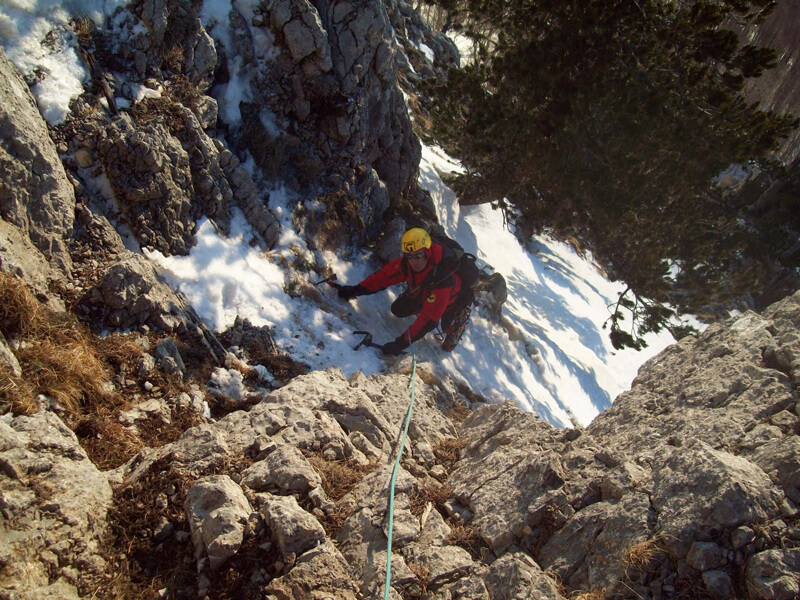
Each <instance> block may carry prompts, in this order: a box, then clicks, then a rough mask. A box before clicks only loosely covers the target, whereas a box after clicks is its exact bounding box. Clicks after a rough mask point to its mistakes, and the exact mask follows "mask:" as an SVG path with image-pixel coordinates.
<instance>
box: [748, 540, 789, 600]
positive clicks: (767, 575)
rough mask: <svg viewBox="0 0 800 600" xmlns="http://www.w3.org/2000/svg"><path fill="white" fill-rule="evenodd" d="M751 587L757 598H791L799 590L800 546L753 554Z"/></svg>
mask: <svg viewBox="0 0 800 600" xmlns="http://www.w3.org/2000/svg"><path fill="white" fill-rule="evenodd" d="M745 578H746V581H747V585H748V589H749V590H750V592H751V594H752V595H753V597H754V598H757V599H758V600H767V599H769V600H791V599H793V598H797V597H798V593H800V549H797V548H792V549H786V550H782V549H772V550H765V551H764V552H759V553H758V554H755V555H753V556H751V557H750V559H749V560H748V561H747V567H746V568H745Z"/></svg>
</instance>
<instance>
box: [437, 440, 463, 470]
mask: <svg viewBox="0 0 800 600" xmlns="http://www.w3.org/2000/svg"><path fill="white" fill-rule="evenodd" d="M466 445H467V441H466V440H465V439H463V438H445V439H443V440H439V441H438V442H437V443H436V445H435V446H434V447H433V454H434V455H435V456H436V458H437V459H439V462H440V463H441V464H442V466H443V467H444V468H445V470H447V472H448V473H450V471H452V470H453V467H454V466H455V464H456V463H457V462H458V460H459V459H460V458H461V451H462V450H463V449H464V446H466Z"/></svg>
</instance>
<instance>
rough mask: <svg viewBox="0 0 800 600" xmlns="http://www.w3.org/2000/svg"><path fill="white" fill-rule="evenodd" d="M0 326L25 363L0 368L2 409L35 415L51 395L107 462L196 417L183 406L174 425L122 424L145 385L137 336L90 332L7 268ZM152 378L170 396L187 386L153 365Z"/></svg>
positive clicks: (1, 285)
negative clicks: (121, 415)
mask: <svg viewBox="0 0 800 600" xmlns="http://www.w3.org/2000/svg"><path fill="white" fill-rule="evenodd" d="M0 331H1V332H2V333H3V335H4V336H6V338H7V339H11V340H15V341H16V342H17V343H18V346H17V348H18V349H17V350H16V351H15V354H16V356H17V359H18V360H19V363H20V367H21V369H22V376H21V377H14V376H13V375H12V374H11V373H10V372H9V371H8V370H7V369H5V368H3V367H0V410H10V411H11V412H13V413H14V414H33V413H35V412H38V410H39V408H40V407H39V404H40V402H39V397H40V396H44V397H46V398H48V399H49V400H48V402H50V403H51V406H52V407H53V409H54V410H55V411H57V412H58V414H59V415H60V416H61V417H62V419H63V420H64V422H65V423H66V424H67V425H68V426H69V427H70V428H72V429H73V431H75V433H76V435H77V436H78V439H79V440H80V442H81V445H82V446H83V447H84V449H85V450H86V451H87V453H88V454H89V458H90V459H91V460H92V462H94V463H95V464H96V465H98V466H99V467H100V468H102V469H110V468H114V467H117V466H119V465H120V464H122V463H124V462H125V461H127V460H128V459H129V458H131V457H132V456H133V455H134V454H136V452H138V451H139V450H141V449H142V448H143V447H145V446H160V445H163V444H165V443H168V442H171V441H174V440H176V439H177V438H178V437H179V436H180V435H181V434H182V433H183V431H185V430H186V429H188V428H189V427H191V426H193V425H195V424H197V418H196V417H194V416H193V415H191V414H190V413H178V414H175V415H173V418H172V422H171V423H169V424H163V423H161V422H160V421H159V422H157V423H156V422H146V423H141V424H140V425H139V427H138V432H137V433H134V432H133V431H131V430H129V429H126V428H125V427H123V426H122V425H121V424H120V423H119V422H118V420H117V416H118V412H119V410H121V409H126V408H129V406H130V403H131V400H132V399H135V398H136V396H133V398H131V396H130V394H132V393H134V392H138V391H139V390H140V389H141V388H140V385H139V384H140V383H142V381H140V379H141V378H140V376H139V374H138V369H139V362H140V360H141V356H142V349H141V347H140V346H139V345H138V344H137V343H136V342H135V341H134V339H133V337H132V336H128V335H121V334H114V335H111V336H108V337H106V338H104V339H102V338H99V337H97V336H95V335H93V334H92V333H91V332H90V331H89V330H88V329H87V328H86V327H85V326H84V325H82V324H81V323H79V322H78V321H77V320H76V319H75V318H74V317H72V316H71V315H69V314H64V313H53V312H51V311H50V310H48V309H47V308H46V307H45V306H44V305H43V304H41V303H40V302H39V301H38V300H37V299H36V297H35V296H34V295H33V294H32V293H31V292H30V291H29V290H28V289H27V287H26V286H25V285H24V284H23V283H22V281H20V280H19V279H17V278H15V277H11V276H9V275H5V274H0ZM115 377H116V378H119V379H121V380H123V381H124V380H130V381H132V382H133V383H134V388H133V389H132V391H131V392H130V394H123V393H120V390H119V389H118V388H117V387H115V385H114V379H115ZM148 380H150V381H151V383H153V384H154V385H156V386H158V389H159V390H160V393H161V394H163V395H164V396H166V397H170V396H175V395H177V394H178V393H179V392H180V391H182V390H183V385H182V384H181V383H180V382H179V381H178V380H177V379H174V378H172V379H171V378H170V377H169V376H167V375H165V374H164V373H162V372H161V371H153V372H152V373H151V374H150V375H149V376H148Z"/></svg>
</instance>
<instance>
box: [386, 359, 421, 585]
mask: <svg viewBox="0 0 800 600" xmlns="http://www.w3.org/2000/svg"><path fill="white" fill-rule="evenodd" d="M411 361H412V362H411V381H409V383H408V387H410V388H411V402H410V403H409V405H408V412H407V413H406V420H405V423H404V425H403V434H402V436H401V438H400V445H399V448H398V450H397V459H396V460H395V463H394V469H392V478H391V480H390V481H389V531H388V533H387V535H386V537H387V542H386V584H385V585H384V588H383V600H389V589H390V585H389V584H390V582H391V579H392V529H393V527H394V485H395V481H396V480H397V470H398V469H399V468H400V457H401V456H402V455H403V447H404V446H405V443H406V436H407V435H408V426H409V424H410V423H411V412H412V411H413V410H414V379H415V378H416V374H417V354H416V352H414V344H411Z"/></svg>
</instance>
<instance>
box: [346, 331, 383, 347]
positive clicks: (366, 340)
mask: <svg viewBox="0 0 800 600" xmlns="http://www.w3.org/2000/svg"><path fill="white" fill-rule="evenodd" d="M353 334H355V335H363V336H364V339H362V340H361V341H360V342H358V344H356V347H355V348H353V350H358V349H359V348H361V346H367V347H368V348H377V349H378V350H383V344H376V343H375V342H373V341H372V334H371V333H370V332H369V331H354V332H353Z"/></svg>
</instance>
